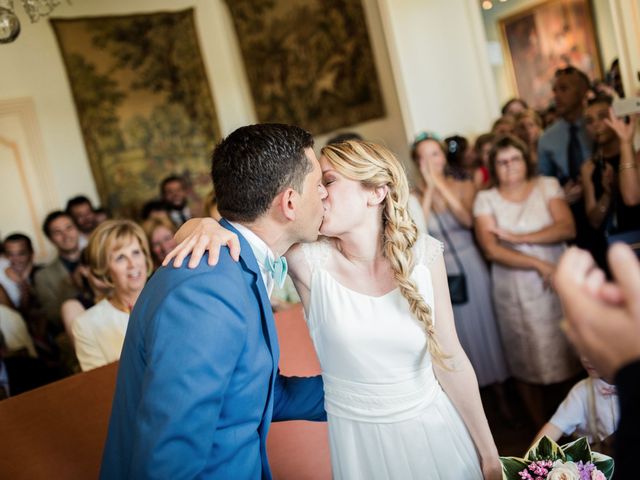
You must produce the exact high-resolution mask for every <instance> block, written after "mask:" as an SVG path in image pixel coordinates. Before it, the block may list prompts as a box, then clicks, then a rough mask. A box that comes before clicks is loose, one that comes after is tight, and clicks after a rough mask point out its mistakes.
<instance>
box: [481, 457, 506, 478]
mask: <svg viewBox="0 0 640 480" xmlns="http://www.w3.org/2000/svg"><path fill="white" fill-rule="evenodd" d="M482 477H483V478H484V480H502V464H501V463H500V459H499V458H498V456H497V455H496V456H495V457H492V458H491V459H487V460H483V461H482Z"/></svg>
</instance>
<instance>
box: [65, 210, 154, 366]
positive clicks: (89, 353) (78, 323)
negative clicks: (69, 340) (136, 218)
mask: <svg viewBox="0 0 640 480" xmlns="http://www.w3.org/2000/svg"><path fill="white" fill-rule="evenodd" d="M87 248H88V249H89V263H90V268H91V273H92V275H93V276H95V277H96V278H97V279H98V280H100V281H102V282H104V283H105V284H106V285H107V286H108V287H109V288H110V292H109V294H107V296H106V298H104V299H103V300H101V301H100V302H98V303H96V304H95V305H94V306H93V307H91V308H90V309H88V310H87V311H86V312H84V313H83V314H82V315H80V316H79V317H78V318H77V319H76V320H75V322H74V323H73V327H72V330H73V337H74V344H75V350H76V355H77V357H78V361H79V362H80V367H81V368H82V370H83V371H87V370H92V369H94V368H97V367H101V366H103V365H106V364H108V363H111V362H115V361H117V360H118V359H119V358H120V351H121V350H122V343H123V342H124V335H125V333H126V331H127V325H128V323H129V314H130V313H131V310H132V309H133V305H134V304H135V303H136V300H137V299H138V296H139V295H140V292H142V289H143V288H144V285H145V283H146V281H147V277H148V275H149V273H150V272H151V269H152V266H153V263H152V261H151V255H150V254H149V245H148V243H147V238H146V235H145V233H144V231H143V230H142V228H141V227H140V226H138V225H137V224H135V223H134V222H132V221H129V220H109V221H106V222H104V223H102V224H100V225H99V226H98V228H96V230H95V231H94V232H93V233H92V234H91V237H90V238H89V245H88V247H87Z"/></svg>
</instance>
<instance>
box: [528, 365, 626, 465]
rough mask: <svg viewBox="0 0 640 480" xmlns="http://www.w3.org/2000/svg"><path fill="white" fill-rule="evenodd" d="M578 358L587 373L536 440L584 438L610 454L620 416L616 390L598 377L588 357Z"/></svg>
mask: <svg viewBox="0 0 640 480" xmlns="http://www.w3.org/2000/svg"><path fill="white" fill-rule="evenodd" d="M580 360H581V362H582V366H583V367H584V368H585V370H587V373H588V374H589V376H588V377H587V378H585V379H583V380H580V381H579V382H578V383H577V384H575V385H574V386H573V388H572V389H571V391H570V392H569V395H567V397H566V398H565V399H564V401H563V402H562V403H561V404H560V406H559V407H558V409H557V410H556V413H554V414H553V417H551V420H549V421H548V422H547V423H546V424H545V425H544V427H542V429H541V430H540V431H539V432H538V434H537V435H536V438H535V441H537V440H538V439H539V438H541V437H543V436H544V435H546V436H547V437H549V438H551V439H552V440H553V441H556V442H557V441H558V440H560V437H562V436H563V435H567V436H569V435H573V436H575V437H587V440H588V441H589V445H590V446H591V448H592V449H593V450H595V451H598V452H600V453H604V454H606V455H609V453H610V451H611V444H612V441H613V437H612V435H613V434H614V433H615V431H616V429H617V428H618V421H619V419H620V409H619V405H618V396H617V395H616V389H615V387H614V386H613V385H610V384H609V383H607V382H606V381H605V380H603V379H602V378H601V377H600V374H599V373H598V371H597V370H596V369H595V368H594V367H593V365H591V363H589V360H587V359H586V358H585V357H582V358H581V359H580Z"/></svg>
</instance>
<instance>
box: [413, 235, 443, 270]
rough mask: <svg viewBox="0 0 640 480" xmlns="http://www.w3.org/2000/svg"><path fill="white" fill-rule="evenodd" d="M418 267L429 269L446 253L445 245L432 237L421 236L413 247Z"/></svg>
mask: <svg viewBox="0 0 640 480" xmlns="http://www.w3.org/2000/svg"><path fill="white" fill-rule="evenodd" d="M413 251H414V252H415V256H416V258H415V263H416V265H418V264H420V265H425V266H427V267H429V266H430V265H431V264H432V263H433V262H434V261H435V260H436V258H438V257H439V256H441V255H442V253H443V252H444V244H443V243H442V242H441V241H440V240H436V239H435V238H433V237H432V236H431V235H425V234H420V235H419V236H418V240H417V241H416V244H415V245H414V247H413Z"/></svg>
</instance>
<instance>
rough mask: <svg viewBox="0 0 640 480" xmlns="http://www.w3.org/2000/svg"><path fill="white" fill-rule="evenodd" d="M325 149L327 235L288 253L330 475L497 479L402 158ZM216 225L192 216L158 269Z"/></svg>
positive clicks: (433, 247)
mask: <svg viewBox="0 0 640 480" xmlns="http://www.w3.org/2000/svg"><path fill="white" fill-rule="evenodd" d="M321 153H322V156H321V158H320V165H321V167H322V172H323V182H324V184H325V187H326V190H327V192H328V196H327V198H326V199H325V200H324V208H325V215H324V220H323V223H322V226H321V229H320V233H321V235H323V236H324V237H321V239H320V240H319V241H317V242H315V243H311V244H304V245H297V246H294V247H292V248H291V249H290V250H289V251H288V252H287V254H286V258H287V260H288V264H289V268H290V272H289V273H290V275H291V278H292V279H293V281H294V284H295V286H296V288H297V290H298V292H299V293H300V297H301V299H302V303H303V305H304V308H305V313H306V319H307V323H308V327H309V333H310V335H311V338H312V340H313V344H314V346H315V349H316V351H317V354H318V358H319V360H320V364H321V367H322V377H323V380H324V391H325V408H326V411H327V418H328V422H329V443H330V449H331V464H332V470H333V477H334V478H336V479H349V480H352V479H398V478H402V479H414V478H415V479H417V478H428V479H452V480H464V479H481V478H484V479H499V478H502V469H501V467H500V463H499V459H498V452H497V449H496V446H495V444H494V441H493V438H492V436H491V432H490V430H489V426H488V423H487V420H486V417H485V415H484V411H483V409H482V403H481V401H480V395H479V391H478V384H477V380H476V377H475V374H474V371H473V369H472V367H471V364H470V363H469V360H468V359H467V357H466V355H465V353H464V351H463V349H462V347H461V346H460V343H459V342H458V338H457V335H456V332H455V327H454V320H453V313H452V308H451V302H450V299H449V291H448V286H447V274H446V271H445V267H444V260H443V255H442V250H443V247H442V244H441V243H440V242H438V241H437V240H435V239H434V238H433V237H430V236H422V235H418V232H417V229H416V226H415V224H414V222H413V221H412V220H411V218H410V217H409V214H408V212H407V202H408V199H409V188H408V184H407V179H406V175H405V173H404V171H403V169H402V166H401V165H400V163H399V162H398V160H397V159H396V158H395V157H394V156H393V155H392V154H391V153H390V152H389V151H388V150H387V149H385V148H383V147H381V146H379V145H375V144H372V143H367V142H356V141H349V142H345V143H341V144H338V145H329V146H327V147H324V148H323V149H322V152H321ZM221 229H222V227H220V226H219V225H218V224H217V222H215V221H214V220H212V219H198V220H192V221H190V222H188V223H187V224H185V225H184V226H183V227H182V228H181V229H180V231H179V232H178V235H177V238H178V239H182V240H183V241H182V243H181V244H180V245H179V246H178V247H177V248H176V250H174V251H173V252H172V253H171V254H170V255H169V257H168V258H167V259H166V260H165V265H166V264H167V263H168V262H169V261H170V260H171V259H172V258H175V261H174V264H175V265H180V264H181V263H182V261H183V260H184V258H185V256H186V255H187V254H189V253H191V252H192V251H193V256H192V259H191V262H190V264H195V263H197V262H198V261H199V260H200V257H201V256H202V253H203V251H204V250H205V249H206V248H212V247H209V245H210V244H211V243H212V239H213V238H214V237H216V236H219V235H220V230H221ZM229 235H231V234H229ZM212 256H214V257H215V256H216V255H215V253H214V255H212Z"/></svg>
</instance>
